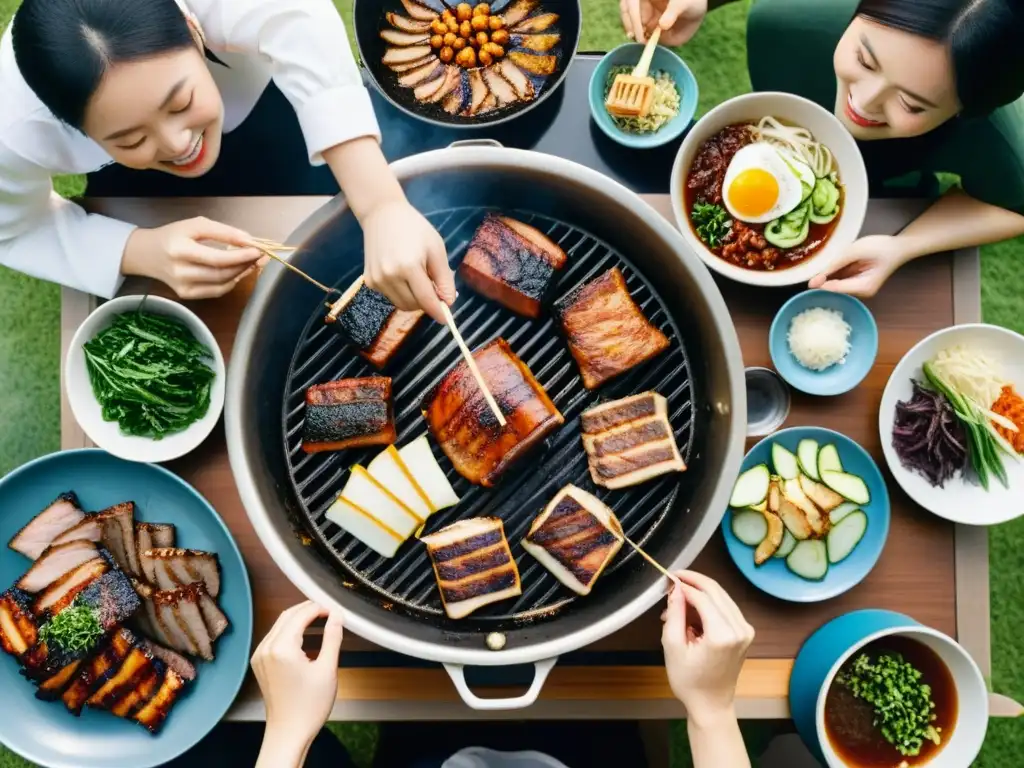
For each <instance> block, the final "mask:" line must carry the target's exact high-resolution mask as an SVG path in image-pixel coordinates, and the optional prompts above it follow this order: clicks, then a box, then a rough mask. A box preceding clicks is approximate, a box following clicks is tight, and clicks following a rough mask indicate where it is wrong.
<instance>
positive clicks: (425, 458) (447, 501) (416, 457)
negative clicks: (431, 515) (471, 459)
mask: <svg viewBox="0 0 1024 768" xmlns="http://www.w3.org/2000/svg"><path fill="white" fill-rule="evenodd" d="M398 455H399V456H400V457H401V459H402V461H403V462H404V463H405V466H406V468H407V469H408V470H409V472H410V473H411V474H412V477H413V479H414V480H415V481H416V484H417V485H418V486H419V487H420V489H421V490H422V491H423V492H424V493H425V494H426V495H427V498H428V499H430V503H431V504H432V505H433V507H434V509H435V510H440V509H445V508H447V507H454V506H455V505H456V504H458V503H459V497H458V494H456V493H455V489H454V488H452V484H451V483H449V482H448V478H447V477H445V474H444V470H442V469H441V465H440V464H438V463H437V459H435V458H434V453H433V451H431V450H430V443H428V442H427V436H426V435H422V436H421V437H419V438H417V439H416V440H413V441H412V442H411V443H409V444H408V445H407V446H405V447H404V448H401V449H399V451H398Z"/></svg>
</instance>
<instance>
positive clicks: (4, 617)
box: [0, 588, 39, 657]
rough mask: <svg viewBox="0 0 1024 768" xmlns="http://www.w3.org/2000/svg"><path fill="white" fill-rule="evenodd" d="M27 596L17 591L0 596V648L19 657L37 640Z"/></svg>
mask: <svg viewBox="0 0 1024 768" xmlns="http://www.w3.org/2000/svg"><path fill="white" fill-rule="evenodd" d="M29 600H30V598H29V596H28V595H27V594H25V593H24V592H22V591H21V590H19V589H15V588H12V589H9V590H7V591H6V592H4V593H3V594H2V595H0V648H3V649H4V652H5V653H8V654H10V655H11V656H14V657H20V656H22V655H24V654H25V653H27V652H28V650H29V649H30V648H32V647H33V646H34V645H35V644H36V643H37V642H38V640H39V626H38V625H37V624H36V619H35V617H34V616H33V615H32V611H31V609H30V604H29Z"/></svg>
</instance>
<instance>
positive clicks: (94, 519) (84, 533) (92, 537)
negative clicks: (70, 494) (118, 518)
mask: <svg viewBox="0 0 1024 768" xmlns="http://www.w3.org/2000/svg"><path fill="white" fill-rule="evenodd" d="M102 538H103V518H102V517H100V516H99V515H98V514H88V515H86V516H85V518H84V519H83V520H82V521H80V522H79V523H77V524H76V525H73V526H71V527H70V528H68V529H67V530H66V531H64V533H62V534H61V535H60V536H58V537H57V538H55V539H54V540H53V543H52V544H51V546H55V545H57V544H67V543H68V542H69V541H78V540H80V539H81V540H84V541H91V542H93V543H94V544H99V543H100V540H101V539H102Z"/></svg>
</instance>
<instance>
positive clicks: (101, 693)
mask: <svg viewBox="0 0 1024 768" xmlns="http://www.w3.org/2000/svg"><path fill="white" fill-rule="evenodd" d="M155 661H156V659H155V658H153V655H152V654H150V653H149V651H148V650H146V647H145V646H144V645H142V644H141V643H140V642H139V641H138V638H135V645H134V646H133V647H132V649H131V650H130V651H128V654H127V655H126V656H125V657H124V661H123V662H122V663H121V666H120V667H119V668H118V669H117V671H116V672H115V673H114V674H113V675H111V676H110V677H108V678H107V680H106V682H104V683H103V684H102V685H101V686H100V687H99V688H97V689H96V690H95V691H94V692H93V693H92V695H91V696H89V698H88V699H86V701H85V703H86V704H87V705H89V706H90V707H94V708H95V709H111V708H112V707H113V706H114V704H115V703H116V702H117V701H118V700H120V699H122V698H124V697H125V696H127V695H128V694H129V693H130V692H131V691H132V689H133V688H134V687H135V686H136V685H138V684H140V683H141V682H142V681H143V680H145V679H146V677H148V676H149V674H151V673H152V671H153V664H154V662H155Z"/></svg>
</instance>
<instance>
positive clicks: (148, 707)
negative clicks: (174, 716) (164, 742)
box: [132, 667, 185, 733]
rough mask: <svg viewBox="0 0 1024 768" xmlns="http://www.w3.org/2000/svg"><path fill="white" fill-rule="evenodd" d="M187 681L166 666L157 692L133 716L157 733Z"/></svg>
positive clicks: (147, 728)
mask: <svg viewBox="0 0 1024 768" xmlns="http://www.w3.org/2000/svg"><path fill="white" fill-rule="evenodd" d="M184 687H185V681H184V680H182V679H181V676H180V675H178V673H177V672H175V671H174V670H173V669H171V668H170V667H165V669H164V676H163V680H161V681H160V686H159V687H158V688H157V690H156V693H154V694H153V696H152V698H150V699H149V700H148V701H147V702H146V703H145V704H143V705H142V706H141V707H140V708H139V710H138V711H137V712H135V714H134V715H132V717H133V718H134V719H135V721H136V722H138V723H139V725H141V726H143V727H144V728H145V729H146V730H148V731H149V732H150V733H157V732H158V731H159V730H160V728H161V727H162V726H163V724H164V720H166V719H167V715H168V714H169V713H170V711H171V707H173V706H174V702H175V701H177V699H178V695H179V694H180V693H181V689H182V688H184Z"/></svg>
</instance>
